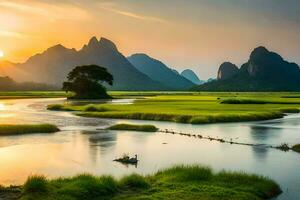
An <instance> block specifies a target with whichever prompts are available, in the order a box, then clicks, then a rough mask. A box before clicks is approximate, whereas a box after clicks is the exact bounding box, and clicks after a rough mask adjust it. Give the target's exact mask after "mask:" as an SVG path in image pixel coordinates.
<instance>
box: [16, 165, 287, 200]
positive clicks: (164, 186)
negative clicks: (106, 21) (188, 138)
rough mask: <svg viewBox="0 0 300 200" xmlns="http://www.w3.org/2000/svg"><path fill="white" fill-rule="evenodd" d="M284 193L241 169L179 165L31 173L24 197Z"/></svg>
mask: <svg viewBox="0 0 300 200" xmlns="http://www.w3.org/2000/svg"><path fill="white" fill-rule="evenodd" d="M280 193H281V189H280V187H279V186H278V184H277V183H275V182H274V181H272V180H271V179H269V178H266V177H262V176H257V175H251V174H246V173H243V172H241V173H239V172H226V171H221V172H218V173H215V172H213V171H212V170H211V169H210V168H208V167H201V166H198V165H194V166H175V167H172V168H169V169H165V170H160V171H158V172H157V173H155V174H153V175H149V176H141V175H137V174H131V175H127V176H125V177H123V178H121V179H115V178H113V177H111V176H100V177H96V176H92V175H89V174H82V175H78V176H75V177H71V178H58V179H54V180H49V179H47V178H46V177H44V176H31V177H29V178H28V180H27V181H26V182H25V184H24V186H23V193H22V194H23V195H22V197H21V199H46V200H52V199H53V200H54V199H68V200H72V199H74V200H75V199H80V200H85V199H86V200H89V199H99V198H101V199H141V198H142V199H203V200H206V199H210V200H214V199H216V200H217V199H220V198H222V199H224V200H225V199H228V200H229V199H230V200H232V199H235V200H242V199H257V200H258V199H268V198H271V197H275V196H277V195H278V194H280Z"/></svg>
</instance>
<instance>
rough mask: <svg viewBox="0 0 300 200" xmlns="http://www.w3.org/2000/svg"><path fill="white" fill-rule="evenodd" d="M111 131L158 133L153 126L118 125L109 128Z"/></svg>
mask: <svg viewBox="0 0 300 200" xmlns="http://www.w3.org/2000/svg"><path fill="white" fill-rule="evenodd" d="M108 129H109V130H123V131H141V132H156V131H157V130H158V128H156V127H155V126H153V125H137V124H116V125H113V126H110V127H108Z"/></svg>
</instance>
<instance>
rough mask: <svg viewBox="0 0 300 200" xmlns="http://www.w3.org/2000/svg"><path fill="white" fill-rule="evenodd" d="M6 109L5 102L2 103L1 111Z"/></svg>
mask: <svg viewBox="0 0 300 200" xmlns="http://www.w3.org/2000/svg"><path fill="white" fill-rule="evenodd" d="M3 110H5V105H4V104H3V103H0V111H3Z"/></svg>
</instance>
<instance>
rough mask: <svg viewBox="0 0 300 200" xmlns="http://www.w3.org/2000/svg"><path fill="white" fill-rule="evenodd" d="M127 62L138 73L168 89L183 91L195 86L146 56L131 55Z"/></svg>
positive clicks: (159, 62)
mask: <svg viewBox="0 0 300 200" xmlns="http://www.w3.org/2000/svg"><path fill="white" fill-rule="evenodd" d="M128 60H129V61H130V62H131V64H133V66H135V67H136V68H137V69H138V70H139V71H141V72H143V73H144V74H146V75H147V76H149V77H150V78H151V79H153V80H155V81H157V82H159V83H161V84H162V85H165V86H167V87H168V88H170V89H174V90H176V89H179V90H183V89H189V88H191V87H192V86H195V83H193V82H192V81H190V80H189V79H187V78H185V77H184V76H181V75H180V74H179V73H178V72H177V71H175V70H173V69H170V68H169V67H167V66H166V65H165V64H164V63H162V62H161V61H159V60H156V59H154V58H151V57H150V56H148V55H146V54H133V55H131V56H129V57H128Z"/></svg>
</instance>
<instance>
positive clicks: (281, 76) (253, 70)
mask: <svg viewBox="0 0 300 200" xmlns="http://www.w3.org/2000/svg"><path fill="white" fill-rule="evenodd" d="M221 67H222V66H221ZM221 67H220V68H221ZM231 68H232V69H233V68H235V67H233V66H232V65H231ZM220 70H221V71H222V70H223V69H219V71H220ZM233 71H234V72H233V73H234V74H232V72H230V73H231V74H230V77H227V78H225V79H223V78H222V75H221V77H219V76H218V77H219V79H218V80H216V81H212V82H210V83H206V84H203V85H201V86H198V87H195V88H194V90H198V91H300V69H299V66H298V65H297V64H295V63H289V62H287V61H285V60H284V59H283V58H282V57H281V56H280V55H278V54H277V53H274V52H270V51H268V50H267V49H266V48H265V47H258V48H256V49H254V50H253V51H252V53H251V55H250V58H249V60H248V62H247V63H245V64H243V65H242V67H241V68H240V69H238V70H237V71H236V69H234V70H233Z"/></svg>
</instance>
